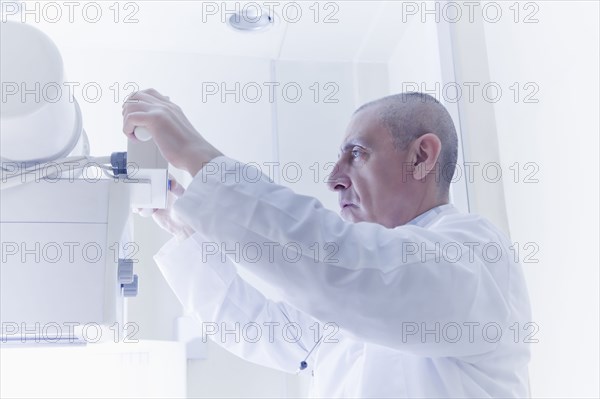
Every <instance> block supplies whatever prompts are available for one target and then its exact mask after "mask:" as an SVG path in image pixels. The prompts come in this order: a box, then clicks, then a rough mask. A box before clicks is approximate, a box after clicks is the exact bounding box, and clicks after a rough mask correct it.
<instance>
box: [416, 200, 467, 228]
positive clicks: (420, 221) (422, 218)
mask: <svg viewBox="0 0 600 399" xmlns="http://www.w3.org/2000/svg"><path fill="white" fill-rule="evenodd" d="M449 211H452V212H457V209H456V208H455V207H454V205H452V204H444V205H439V206H436V207H435V208H431V209H430V210H428V211H426V212H423V213H422V214H420V215H419V216H417V217H416V218H414V219H412V220H411V221H409V222H408V223H406V225H414V226H419V227H425V226H427V225H428V224H429V223H430V222H431V221H433V219H435V218H437V217H438V215H440V214H441V213H443V212H449Z"/></svg>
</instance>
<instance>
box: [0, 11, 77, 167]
mask: <svg viewBox="0 0 600 399" xmlns="http://www.w3.org/2000/svg"><path fill="white" fill-rule="evenodd" d="M0 29H1V32H0V40H1V45H0V52H1V54H0V75H1V82H2V99H1V101H2V103H1V109H0V129H1V132H2V134H1V135H0V156H1V157H2V160H3V161H9V160H10V161H18V162H45V161H51V160H53V159H57V158H61V157H64V156H67V155H68V154H69V153H70V152H71V151H72V150H73V148H74V147H75V146H76V144H77V142H78V140H79V139H80V135H81V132H82V130H83V129H82V121H81V113H80V111H79V107H78V105H77V103H76V101H75V99H74V98H72V97H71V96H70V94H71V93H70V91H69V88H68V87H67V86H65V84H64V68H63V61H62V57H61V55H60V52H59V51H58V48H57V47H56V45H55V44H54V43H53V42H52V40H50V38H49V37H48V36H46V35H45V34H44V33H42V32H41V31H40V30H38V29H36V28H34V27H32V26H30V25H27V24H24V23H20V22H14V21H5V22H3V23H2V24H0Z"/></svg>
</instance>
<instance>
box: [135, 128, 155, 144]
mask: <svg viewBox="0 0 600 399" xmlns="http://www.w3.org/2000/svg"><path fill="white" fill-rule="evenodd" d="M133 134H134V135H135V137H136V138H137V139H138V140H140V141H148V140H150V139H151V138H152V135H151V134H150V131H149V130H148V129H146V128H145V127H143V126H136V127H135V129H133Z"/></svg>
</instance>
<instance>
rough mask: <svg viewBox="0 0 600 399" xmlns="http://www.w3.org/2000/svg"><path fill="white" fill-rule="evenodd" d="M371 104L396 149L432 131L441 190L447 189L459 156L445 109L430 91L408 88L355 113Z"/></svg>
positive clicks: (453, 132) (373, 102)
mask: <svg viewBox="0 0 600 399" xmlns="http://www.w3.org/2000/svg"><path fill="white" fill-rule="evenodd" d="M371 107H376V109H375V111H376V113H377V116H378V118H379V121H380V122H381V124H382V125H383V126H384V127H385V128H387V129H388V130H389V131H390V133H391V135H392V138H393V140H394V144H395V147H396V148H397V149H399V150H406V149H407V148H408V146H409V145H410V143H412V142H413V141H414V140H416V139H418V138H419V137H421V136H422V135H424V134H426V133H433V134H435V135H436V136H437V137H438V138H439V139H440V142H441V143H442V149H441V152H440V156H439V158H438V163H439V169H438V171H439V172H440V175H441V178H440V179H439V184H440V188H441V189H442V192H444V193H447V192H448V190H449V188H450V182H451V181H452V177H453V176H454V172H455V169H456V162H457V157H458V137H457V135H456V128H455V127H454V122H452V117H451V116H450V114H449V113H448V110H446V108H445V107H444V106H443V105H442V104H441V103H440V102H439V101H438V100H436V99H435V98H434V97H432V96H430V95H429V94H424V93H419V92H407V93H399V94H394V95H391V96H387V97H383V98H380V99H378V100H375V101H371V102H369V103H366V104H364V105H363V106H361V107H359V108H358V109H357V110H356V111H355V112H354V114H356V113H358V112H360V111H362V110H364V109H366V108H371Z"/></svg>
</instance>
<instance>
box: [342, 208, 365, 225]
mask: <svg viewBox="0 0 600 399" xmlns="http://www.w3.org/2000/svg"><path fill="white" fill-rule="evenodd" d="M354 211H356V209H351V208H350V207H347V208H343V209H342V210H341V211H340V216H341V217H342V219H344V220H345V221H346V222H351V223H358V222H362V221H363V220H362V218H361V217H360V216H358V215H356V214H355V213H354Z"/></svg>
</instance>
